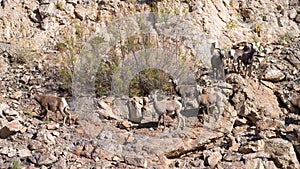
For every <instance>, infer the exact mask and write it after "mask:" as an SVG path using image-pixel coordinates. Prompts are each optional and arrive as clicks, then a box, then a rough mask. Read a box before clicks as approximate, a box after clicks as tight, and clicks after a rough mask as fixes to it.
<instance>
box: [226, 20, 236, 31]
mask: <svg viewBox="0 0 300 169" xmlns="http://www.w3.org/2000/svg"><path fill="white" fill-rule="evenodd" d="M226 27H227V28H228V29H232V28H235V27H236V21H235V20H232V19H230V21H229V22H228V23H227V25H226Z"/></svg>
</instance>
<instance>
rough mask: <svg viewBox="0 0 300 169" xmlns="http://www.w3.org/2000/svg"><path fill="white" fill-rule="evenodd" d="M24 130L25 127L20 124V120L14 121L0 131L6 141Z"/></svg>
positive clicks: (0, 135) (0, 136)
mask: <svg viewBox="0 0 300 169" xmlns="http://www.w3.org/2000/svg"><path fill="white" fill-rule="evenodd" d="M22 128H23V125H22V124H20V122H19V120H13V121H10V122H8V123H6V124H5V125H4V127H2V128H1V129H0V138H2V139H6V138H8V137H9V136H11V135H14V134H15V133H16V132H18V131H20V130H21V129H22Z"/></svg>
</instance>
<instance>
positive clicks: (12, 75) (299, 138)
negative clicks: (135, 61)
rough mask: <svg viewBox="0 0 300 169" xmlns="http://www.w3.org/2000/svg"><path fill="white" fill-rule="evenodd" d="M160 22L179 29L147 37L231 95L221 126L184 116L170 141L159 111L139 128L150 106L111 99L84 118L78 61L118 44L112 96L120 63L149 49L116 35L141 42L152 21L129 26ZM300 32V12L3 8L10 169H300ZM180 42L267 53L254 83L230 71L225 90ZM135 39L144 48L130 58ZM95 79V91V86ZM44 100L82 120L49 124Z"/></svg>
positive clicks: (207, 4)
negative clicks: (61, 100)
mask: <svg viewBox="0 0 300 169" xmlns="http://www.w3.org/2000/svg"><path fill="white" fill-rule="evenodd" d="M149 12H154V13H159V14H162V15H160V16H167V17H168V19H169V20H168V21H170V23H177V24H174V25H175V26H173V27H172V26H171V27H170V28H169V27H168V28H165V29H163V30H162V29H160V28H161V27H160V26H161V25H160V22H159V21H157V22H154V24H153V25H152V26H151V25H150V26H149V25H146V24H148V22H144V23H145V25H146V28H149V31H148V29H147V31H148V32H146V33H151V35H153V34H154V35H153V36H149V39H150V40H149V42H151V43H150V46H151V45H152V46H155V47H157V48H158V47H165V48H167V49H168V51H172V50H171V49H173V48H175V49H177V47H178V49H180V51H181V52H182V51H184V55H179V56H180V58H181V59H187V60H188V62H184V63H187V64H188V66H189V68H190V69H193V70H192V72H193V73H194V75H193V76H194V77H196V79H195V81H197V82H198V84H199V85H201V87H202V88H204V89H205V90H207V91H209V90H210V89H211V88H213V87H216V86H217V87H218V88H219V90H220V91H221V92H222V93H224V95H226V101H225V102H224V104H225V106H224V110H223V111H222V113H220V114H219V116H218V118H217V119H215V121H214V122H213V125H212V124H211V123H210V122H209V121H207V119H206V117H202V116H197V114H198V109H197V108H198V107H197V106H196V109H193V110H192V109H188V110H182V111H181V112H182V114H183V117H184V118H185V121H186V127H184V128H183V129H178V130H174V129H173V127H174V126H175V125H176V122H177V119H176V118H169V117H168V118H167V120H166V123H167V127H166V129H165V131H162V129H161V128H157V119H158V116H157V114H156V113H155V110H154V108H153V106H152V103H151V102H149V104H150V105H149V107H147V108H146V110H147V111H146V113H145V112H144V113H145V114H144V117H143V119H141V120H142V121H141V123H140V124H136V123H133V121H135V120H136V119H134V118H132V117H130V114H131V112H132V111H133V112H136V111H137V110H139V109H141V106H143V105H140V103H139V102H137V101H133V102H132V100H131V99H128V98H127V97H122V98H117V97H114V96H109V95H107V93H108V92H107V91H106V90H105V92H102V91H101V92H102V93H104V94H103V95H104V96H102V97H97V98H94V100H93V101H94V102H93V103H95V105H96V107H97V110H96V111H94V112H89V111H87V112H78V110H77V111H76V110H74V107H76V106H77V105H76V101H74V95H73V94H74V93H76V92H74V91H75V89H74V88H71V86H72V82H71V80H72V75H73V72H74V69H75V68H76V67H74V65H76V63H78V62H76V61H78V60H81V61H82V60H84V59H85V58H88V56H85V55H84V54H83V53H84V52H82V49H86V48H83V47H85V44H86V43H87V42H91V41H93V40H95V39H93V38H92V37H97V35H101V36H100V37H101V38H102V36H103V37H104V38H103V39H101V38H98V40H99V39H100V40H99V41H101V42H102V41H105V42H106V40H107V39H109V40H110V41H109V42H114V43H107V44H109V45H111V46H110V50H108V52H107V51H106V52H107V53H105V57H103V58H105V59H106V60H105V62H104V65H102V66H103V67H102V68H106V69H105V73H104V74H101V73H100V75H98V74H97V78H99V79H100V80H99V79H96V80H99V81H97V82H101V85H102V87H103V86H105V85H106V86H110V83H111V81H110V80H111V77H110V76H111V75H112V74H113V70H115V69H113V68H115V65H114V64H118V63H119V60H118V59H119V58H122V57H124V58H128V57H130V54H128V53H130V52H132V51H133V52H132V53H133V55H134V56H135V51H134V50H135V49H136V48H137V50H139V49H141V48H142V47H143V46H147V45H146V43H145V42H144V41H141V39H140V35H139V34H137V35H136V37H134V38H131V36H130V37H129V36H128V35H129V34H128V35H126V36H125V40H123V39H121V37H123V35H118V36H112V35H111V34H113V31H115V30H119V29H123V28H124V25H126V26H127V28H128V27H129V28H132V30H134V28H135V25H136V23H140V22H139V21H140V20H139V19H140V18H137V19H136V20H135V21H134V22H127V21H130V20H129V19H127V20H126V19H124V18H132V16H147V17H150V16H153V15H148V14H149ZM145 14H146V15H145ZM163 14H164V15H163ZM173 16H175V17H173ZM174 18H175V19H174ZM120 23H122V24H120ZM129 23H130V24H129ZM142 23H143V22H142ZM183 23H187V24H188V25H189V27H184V26H185V25H184V24H183ZM299 23H300V4H299V1H297V0H289V1H281V0H277V1H269V0H261V1H236V0H230V1H229V0H228V1H227V0H219V1H210V0H209V1H193V0H191V1H178V0H173V1H150V0H149V1H148V0H145V1H144V0H140V1H133V0H125V1H121V0H115V1H109V0H103V1H98V0H86V1H83V0H57V1H52V0H39V1H33V0H29V1H23V0H19V1H12V0H0V28H1V29H0V30H1V31H0V52H1V53H0V65H1V67H0V78H1V83H0V138H1V141H0V155H1V156H0V168H300V164H299V161H300V132H299V131H300V114H299V112H300V103H299V97H300V73H299V70H300V37H299V30H300V29H299ZM118 24H119V25H118ZM131 24H132V25H131ZM141 25H142V24H140V26H141ZM166 25H167V24H166ZM182 25H183V26H182ZM142 26H143V25H142ZM142 26H141V27H142ZM181 26H182V27H181ZM181 28H182V29H181ZM187 28H188V29H187ZM190 28H191V29H190ZM106 30H108V31H107V32H108V33H107V32H106V33H107V36H104V35H106V34H105V33H103V32H104V31H106ZM179 30H181V31H182V32H183V33H182V34H185V33H186V34H189V33H191V32H190V31H191V30H192V31H194V32H192V33H191V35H195V34H196V35H197V34H200V35H201V38H202V37H208V38H207V39H204V42H207V43H211V42H218V44H219V47H220V48H223V49H226V50H227V49H229V48H230V47H232V45H233V44H236V43H237V42H239V41H248V42H253V43H255V44H256V45H257V46H258V47H259V51H258V53H257V54H256V55H255V57H254V67H255V69H254V70H253V73H252V74H251V75H250V76H245V75H244V74H243V73H238V72H236V71H231V70H230V68H231V65H230V64H227V63H228V62H227V59H226V66H225V69H226V79H225V80H224V81H223V82H221V83H217V84H214V83H213V81H212V79H211V77H210V76H209V73H207V72H209V70H210V67H209V66H207V65H205V64H203V63H202V61H203V60H201V59H200V60H199V58H198V55H197V54H198V53H197V52H198V47H199V46H197V45H195V43H194V42H198V41H196V40H195V39H196V38H192V37H195V36H189V37H188V36H187V37H188V38H186V39H188V40H185V39H183V38H182V42H181V43H180V45H178V46H177V41H176V40H174V38H173V37H172V38H173V39H172V38H169V39H168V37H166V38H165V37H164V36H162V34H163V33H164V32H163V31H165V32H168V33H169V34H168V35H171V34H173V35H177V34H178V35H181V34H180V33H178V31H179ZM120 32H121V31H119V32H117V33H120ZM161 32H163V33H161ZM174 32H175V33H174ZM163 35H166V34H163ZM112 37H120V42H119V41H117V40H111V39H112ZM144 37H145V36H144ZM153 37H158V40H157V41H156V40H155V39H154V40H153V39H151V38H153ZM182 37H183V36H182ZM126 38H127V39H126ZM135 38H136V39H135ZM189 38H190V39H189ZM130 39H133V40H132V41H134V42H136V41H137V42H136V44H137V45H136V44H134V45H133V44H131V45H127V46H126V49H125V50H123V47H122V45H123V44H126V43H130V42H131V40H130ZM179 42H180V41H179ZM202 42H203V41H202ZM118 43H119V44H118ZM91 44H92V43H91ZM206 45H208V46H210V44H206ZM97 47H99V46H97ZM97 47H96V48H97ZM145 48H146V47H145ZM200 48H201V46H200ZM101 49H102V48H101ZM126 50H127V52H128V51H130V52H128V53H126ZM203 50H204V51H206V52H209V49H208V48H205V47H203ZM83 51H84V50H83ZM124 51H125V54H124V53H123V52H124ZM145 51H147V50H145ZM200 51H201V50H200ZM136 53H138V52H136ZM202 54H203V53H202ZM176 56H177V55H176ZM116 58H117V59H116ZM88 59H89V58H88ZM88 59H87V60H88ZM167 61H168V60H167ZM161 63H164V62H163V61H162V62H161ZM172 63H173V62H170V63H169V67H170V64H172ZM101 64H102V63H101ZM77 65H78V64H77ZM132 67H134V66H132ZM75 70H76V69H75ZM84 71H93V70H92V69H91V68H90V69H87V70H84ZM166 73H170V72H166ZM84 78H91V79H92V80H93V81H95V80H94V79H93V78H94V76H91V77H83V79H84ZM74 79H76V78H73V80H74ZM101 85H100V88H101ZM213 85H214V86H213ZM161 86H163V85H161ZM73 87H74V86H73ZM96 88H97V86H96ZM97 89H98V88H97ZM105 89H106V88H105ZM205 90H204V91H205ZM37 92H42V93H47V94H54V95H58V96H64V97H66V98H67V101H68V103H69V104H70V106H71V108H73V111H72V118H71V120H72V123H71V124H67V126H63V125H62V121H63V120H62V119H63V117H62V116H61V115H60V114H55V113H53V112H50V113H49V117H50V119H49V120H45V119H42V118H41V117H42V116H41V108H40V105H39V104H38V103H37V102H36V101H35V100H34V99H33V95H34V94H36V93H37ZM97 92H99V91H97ZM101 92H100V93H101ZM85 97H86V96H85ZM87 97H88V98H90V97H91V96H87ZM137 99H140V98H139V97H137ZM297 99H298V101H297ZM75 100H76V98H75ZM81 104H82V105H85V104H86V103H81ZM87 105H88V104H87ZM128 105H129V106H128ZM86 107H87V106H86ZM128 107H129V108H128ZM192 107H193V106H192ZM137 112H138V111H137ZM200 112H201V111H200ZM200 114H201V113H200ZM137 121H139V119H138V120H137Z"/></svg>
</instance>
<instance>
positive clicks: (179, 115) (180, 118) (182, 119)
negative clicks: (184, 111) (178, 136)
mask: <svg viewBox="0 0 300 169" xmlns="http://www.w3.org/2000/svg"><path fill="white" fill-rule="evenodd" d="M179 120H180V121H182V123H183V126H182V129H183V128H184V127H185V119H184V117H183V116H182V115H181V114H180V112H178V127H177V129H178V128H179V126H180V125H179V124H180V123H179V122H180V121H179Z"/></svg>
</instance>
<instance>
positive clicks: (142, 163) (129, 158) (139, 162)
mask: <svg viewBox="0 0 300 169" xmlns="http://www.w3.org/2000/svg"><path fill="white" fill-rule="evenodd" d="M124 161H125V162H126V163H127V164H129V165H133V166H136V167H143V168H147V160H146V158H145V157H144V156H137V155H126V156H125V158H124Z"/></svg>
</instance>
